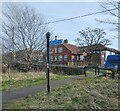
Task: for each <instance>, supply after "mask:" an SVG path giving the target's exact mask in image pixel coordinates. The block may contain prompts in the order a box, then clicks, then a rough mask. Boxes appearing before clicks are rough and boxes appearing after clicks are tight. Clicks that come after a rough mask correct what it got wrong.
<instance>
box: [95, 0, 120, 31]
mask: <svg viewBox="0 0 120 111" xmlns="http://www.w3.org/2000/svg"><path fill="white" fill-rule="evenodd" d="M99 4H100V7H101V8H102V9H104V10H106V12H104V13H103V14H108V15H110V16H111V17H109V18H108V17H106V18H104V19H101V20H100V19H96V21H98V22H100V23H103V24H110V25H113V26H114V27H113V28H112V30H116V31H118V18H120V16H119V14H118V13H119V11H120V7H119V5H120V2H117V1H114V0H106V1H105V2H100V3H99ZM108 9H113V10H108Z"/></svg>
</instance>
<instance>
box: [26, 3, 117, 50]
mask: <svg viewBox="0 0 120 111" xmlns="http://www.w3.org/2000/svg"><path fill="white" fill-rule="evenodd" d="M27 4H28V5H30V6H31V7H33V8H35V10H36V11H37V12H38V13H41V14H42V15H43V16H44V18H45V21H46V22H50V21H56V20H59V19H64V18H70V17H74V16H80V15H85V14H88V13H93V12H97V11H101V10H103V9H102V8H101V7H100V5H99V3H97V2H29V3H27ZM105 18H110V19H114V18H113V17H112V16H110V15H108V14H98V15H94V16H89V17H84V18H79V19H74V20H70V21H64V22H59V23H53V24H49V27H50V28H52V30H53V33H54V35H57V36H58V38H59V39H68V41H69V43H72V44H76V43H75V41H74V40H75V39H76V38H77V37H79V31H80V30H82V29H85V28H87V27H90V28H102V29H104V30H105V32H107V35H106V38H108V39H109V38H110V40H111V41H112V45H111V46H110V47H113V48H116V49H118V40H117V39H115V38H114V36H117V32H115V31H110V30H111V29H113V28H114V27H113V25H108V24H101V23H99V22H97V21H96V20H95V19H100V20H103V19H105ZM111 38H112V39H111Z"/></svg>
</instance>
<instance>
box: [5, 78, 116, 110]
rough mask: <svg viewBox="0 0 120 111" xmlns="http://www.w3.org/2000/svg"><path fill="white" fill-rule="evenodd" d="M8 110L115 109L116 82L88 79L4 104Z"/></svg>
mask: <svg viewBox="0 0 120 111" xmlns="http://www.w3.org/2000/svg"><path fill="white" fill-rule="evenodd" d="M4 107H5V108H8V109H89V110H92V109H117V108H118V80H117V79H110V78H105V77H102V78H93V77H89V78H86V79H83V80H76V81H75V82H74V83H71V84H69V85H67V86H63V87H59V88H58V89H54V90H52V91H51V93H50V94H49V95H48V94H46V92H41V93H37V94H36V95H34V96H31V95H29V97H28V98H26V99H23V100H19V101H15V102H11V103H9V104H6V105H5V104H4Z"/></svg>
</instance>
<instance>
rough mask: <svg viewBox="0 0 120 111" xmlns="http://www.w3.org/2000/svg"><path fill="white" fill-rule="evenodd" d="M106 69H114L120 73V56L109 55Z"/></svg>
mask: <svg viewBox="0 0 120 111" xmlns="http://www.w3.org/2000/svg"><path fill="white" fill-rule="evenodd" d="M105 67H106V68H114V69H116V70H119V71H120V54H115V55H108V56H107V60H106V63H105Z"/></svg>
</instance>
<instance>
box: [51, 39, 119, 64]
mask: <svg viewBox="0 0 120 111" xmlns="http://www.w3.org/2000/svg"><path fill="white" fill-rule="evenodd" d="M55 42H56V44H54V45H51V46H50V61H51V63H52V64H68V62H73V63H75V64H76V65H81V64H84V63H87V64H85V65H89V64H90V61H91V65H98V66H104V63H105V61H106V58H107V55H112V54H120V51H118V50H116V49H113V48H108V47H106V46H103V45H101V44H97V45H92V46H82V47H77V46H75V45H72V44H69V43H68V40H67V39H66V40H64V41H63V42H61V44H57V37H55ZM91 52H92V53H93V55H92V57H91V60H90V58H89V55H90V53H91ZM79 62H80V64H79Z"/></svg>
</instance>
